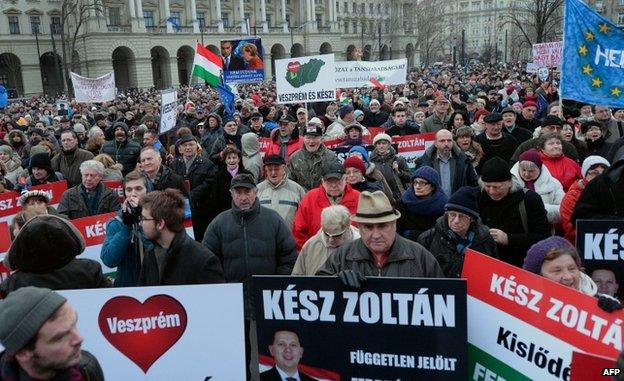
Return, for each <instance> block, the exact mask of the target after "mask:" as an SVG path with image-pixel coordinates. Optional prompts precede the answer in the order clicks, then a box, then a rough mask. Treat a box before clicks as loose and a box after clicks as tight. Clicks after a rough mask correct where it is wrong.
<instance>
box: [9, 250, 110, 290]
mask: <svg viewBox="0 0 624 381" xmlns="http://www.w3.org/2000/svg"><path fill="white" fill-rule="evenodd" d="M27 286H35V287H43V288H49V289H51V290H74V289H81V288H104V287H110V286H111V284H110V282H109V281H108V279H107V278H106V277H105V276H104V274H102V266H100V264H99V263H98V262H96V261H94V260H91V259H86V258H77V259H72V260H71V261H70V262H69V263H68V264H66V265H65V266H63V267H61V268H59V269H55V270H50V271H46V272H44V273H31V272H25V271H16V272H14V273H13V274H11V275H10V276H9V277H8V278H7V279H5V280H4V281H3V282H2V284H1V285H0V295H3V296H6V295H7V294H9V293H10V292H12V291H15V290H17V289H19V288H22V287H27Z"/></svg>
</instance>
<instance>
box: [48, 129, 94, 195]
mask: <svg viewBox="0 0 624 381" xmlns="http://www.w3.org/2000/svg"><path fill="white" fill-rule="evenodd" d="M78 143H79V142H78V136H77V135H76V133H75V132H74V131H73V130H65V131H63V132H62V133H61V146H62V150H61V152H59V153H57V154H56V155H55V156H54V157H53V158H52V162H51V163H52V169H53V170H55V171H58V172H61V173H62V174H63V177H65V179H66V180H67V182H68V183H69V186H70V187H73V186H76V185H78V184H80V180H81V177H80V164H82V163H83V162H84V161H87V160H91V159H93V154H92V153H91V152H89V151H87V150H84V149H82V148H79V147H78Z"/></svg>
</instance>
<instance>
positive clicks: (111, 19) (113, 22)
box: [108, 7, 121, 26]
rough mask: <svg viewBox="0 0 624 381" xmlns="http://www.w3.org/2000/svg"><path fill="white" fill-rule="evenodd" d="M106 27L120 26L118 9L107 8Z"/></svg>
mask: <svg viewBox="0 0 624 381" xmlns="http://www.w3.org/2000/svg"><path fill="white" fill-rule="evenodd" d="M108 25H110V26H119V25H121V16H120V14H119V8H116V7H112V8H108Z"/></svg>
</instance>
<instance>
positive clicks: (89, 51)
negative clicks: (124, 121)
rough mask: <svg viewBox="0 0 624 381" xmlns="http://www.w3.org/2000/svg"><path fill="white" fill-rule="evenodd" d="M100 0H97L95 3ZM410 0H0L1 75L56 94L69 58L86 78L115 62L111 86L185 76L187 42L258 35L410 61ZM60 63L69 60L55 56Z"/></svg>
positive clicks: (304, 47)
mask: <svg viewBox="0 0 624 381" xmlns="http://www.w3.org/2000/svg"><path fill="white" fill-rule="evenodd" d="M102 1H103V2H102ZM410 4H411V1H409V0H365V1H336V0H3V1H2V2H0V20H1V21H0V84H4V85H5V86H6V87H7V88H8V89H9V90H10V91H11V92H12V94H13V95H14V96H29V95H34V94H41V93H46V94H56V93H59V92H61V91H63V89H64V82H66V81H65V80H64V70H63V68H64V67H65V66H67V68H68V69H71V70H72V71H74V72H75V73H78V74H81V75H83V76H86V77H91V78H93V77H98V76H101V75H104V74H106V73H108V72H111V71H114V73H115V81H116V85H117V87H118V88H119V89H126V88H134V87H138V88H148V87H152V86H154V87H156V88H159V89H162V88H168V87H172V86H177V85H179V84H185V83H188V81H189V73H190V71H191V70H192V67H191V66H192V62H193V56H194V46H195V43H196V41H199V42H202V43H203V44H204V45H205V46H207V47H208V48H209V49H211V50H212V51H214V52H216V53H218V52H219V45H220V41H221V40H227V39H234V38H240V37H243V36H247V35H257V36H259V37H261V38H262V44H263V50H264V61H265V73H266V77H267V78H271V76H272V75H273V74H274V72H273V67H274V65H273V62H274V60H275V59H280V58H287V57H298V56H304V55H314V54H324V53H334V54H335V55H336V60H352V59H357V58H359V57H358V54H357V53H358V52H363V56H362V59H365V60H373V61H375V60H380V59H381V60H385V59H391V58H403V57H407V58H408V60H409V63H410V65H411V66H413V65H414V64H416V63H417V61H416V60H417V56H416V50H415V41H414V39H415V35H416V30H415V28H413V27H411V26H408V25H409V23H408V22H407V21H405V12H404V9H406V7H409V6H410ZM64 62H67V65H64V64H63V63H64Z"/></svg>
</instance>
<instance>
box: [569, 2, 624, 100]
mask: <svg viewBox="0 0 624 381" xmlns="http://www.w3.org/2000/svg"><path fill="white" fill-rule="evenodd" d="M563 57H564V59H563V62H562V66H561V89H560V91H561V97H562V98H564V99H572V100H576V101H580V102H585V103H590V104H599V105H605V106H611V107H622V106H624V31H622V30H620V29H618V27H617V26H616V25H615V24H613V23H612V22H611V21H609V20H607V19H606V18H604V17H602V16H601V15H599V14H598V13H596V12H595V11H594V10H593V9H592V8H590V7H589V6H588V5H587V4H585V3H584V2H582V1H581V0H566V2H565V13H564V18H563Z"/></svg>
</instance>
